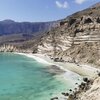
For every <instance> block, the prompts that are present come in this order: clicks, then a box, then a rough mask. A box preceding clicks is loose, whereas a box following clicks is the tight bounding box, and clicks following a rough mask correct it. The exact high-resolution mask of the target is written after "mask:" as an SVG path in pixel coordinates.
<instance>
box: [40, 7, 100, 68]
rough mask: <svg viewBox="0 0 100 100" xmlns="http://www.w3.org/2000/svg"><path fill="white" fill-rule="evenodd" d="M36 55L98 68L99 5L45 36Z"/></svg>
mask: <svg viewBox="0 0 100 100" xmlns="http://www.w3.org/2000/svg"><path fill="white" fill-rule="evenodd" d="M38 52H39V53H45V54H47V55H49V56H51V57H53V58H54V59H55V58H58V59H59V60H61V59H63V60H64V61H70V62H77V63H90V64H94V65H98V66H99V65H100V5H98V6H92V7H91V8H88V9H85V10H83V11H81V12H77V13H75V14H73V15H71V16H69V17H67V18H65V19H64V20H60V21H59V26H58V27H56V28H55V29H52V30H51V31H50V32H48V33H46V34H45V36H43V37H42V38H41V42H40V44H39V46H38Z"/></svg>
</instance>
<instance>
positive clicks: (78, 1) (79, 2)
mask: <svg viewBox="0 0 100 100" xmlns="http://www.w3.org/2000/svg"><path fill="white" fill-rule="evenodd" d="M86 1H87V0H75V3H77V4H82V3H84V2H86Z"/></svg>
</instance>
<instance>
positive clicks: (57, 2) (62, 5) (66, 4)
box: [55, 1, 68, 8]
mask: <svg viewBox="0 0 100 100" xmlns="http://www.w3.org/2000/svg"><path fill="white" fill-rule="evenodd" d="M55 3H56V5H57V7H58V8H68V2H67V1H65V2H64V3H61V2H59V1H56V2H55Z"/></svg>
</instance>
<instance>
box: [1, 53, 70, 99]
mask: <svg viewBox="0 0 100 100" xmlns="http://www.w3.org/2000/svg"><path fill="white" fill-rule="evenodd" d="M45 67H47V66H45V65H43V64H41V63H38V62H37V61H35V60H34V59H31V58H27V57H25V56H21V55H17V54H11V53H0V100H50V98H51V97H53V96H56V95H57V94H61V92H62V91H66V89H67V87H71V85H70V84H69V83H67V82H65V81H61V80H60V78H55V75H54V74H51V73H49V72H47V71H46V70H45Z"/></svg>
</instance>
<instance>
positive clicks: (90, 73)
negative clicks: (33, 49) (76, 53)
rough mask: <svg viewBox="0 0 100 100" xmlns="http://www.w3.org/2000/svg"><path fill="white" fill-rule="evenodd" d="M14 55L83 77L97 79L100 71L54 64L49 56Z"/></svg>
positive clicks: (65, 63)
mask: <svg viewBox="0 0 100 100" xmlns="http://www.w3.org/2000/svg"><path fill="white" fill-rule="evenodd" d="M14 54H19V55H23V56H26V57H29V58H32V59H34V60H36V61H37V62H39V63H43V64H46V65H55V66H58V67H59V68H60V69H61V70H64V71H65V72H72V73H76V74H78V75H79V76H82V77H89V78H95V77H97V71H100V69H97V68H95V67H91V66H89V65H77V64H76V63H69V62H54V61H53V60H51V59H50V58H49V56H47V55H43V54H32V53H29V54H27V53H17V52H14Z"/></svg>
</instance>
